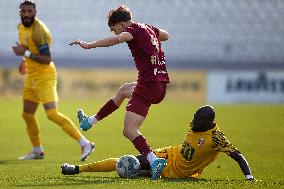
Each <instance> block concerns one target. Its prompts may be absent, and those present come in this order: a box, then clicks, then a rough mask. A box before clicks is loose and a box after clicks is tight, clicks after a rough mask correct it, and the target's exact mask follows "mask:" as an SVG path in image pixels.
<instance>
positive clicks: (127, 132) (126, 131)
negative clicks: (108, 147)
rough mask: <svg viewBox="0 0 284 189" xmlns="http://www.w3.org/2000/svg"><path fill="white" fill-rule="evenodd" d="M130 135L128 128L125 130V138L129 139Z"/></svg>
mask: <svg viewBox="0 0 284 189" xmlns="http://www.w3.org/2000/svg"><path fill="white" fill-rule="evenodd" d="M130 133H131V131H130V129H128V128H124V129H123V136H125V137H126V138H129V136H130Z"/></svg>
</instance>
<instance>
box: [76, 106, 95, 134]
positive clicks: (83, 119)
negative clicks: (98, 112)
mask: <svg viewBox="0 0 284 189" xmlns="http://www.w3.org/2000/svg"><path fill="white" fill-rule="evenodd" d="M77 117H78V119H79V124H80V127H81V129H82V130H83V131H87V130H89V129H90V128H91V127H92V125H91V124H90V123H89V121H88V118H89V117H88V116H87V115H86V114H85V113H84V111H83V110H82V109H79V110H77Z"/></svg>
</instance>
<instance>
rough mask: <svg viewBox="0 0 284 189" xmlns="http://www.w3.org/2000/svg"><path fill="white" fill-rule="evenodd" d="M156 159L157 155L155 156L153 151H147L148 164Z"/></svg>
mask: <svg viewBox="0 0 284 189" xmlns="http://www.w3.org/2000/svg"><path fill="white" fill-rule="evenodd" d="M156 159H157V156H156V154H155V153H154V152H152V151H151V152H149V153H148V154H147V160H148V161H149V163H150V166H151V165H152V164H153V163H154V161H155V160H156Z"/></svg>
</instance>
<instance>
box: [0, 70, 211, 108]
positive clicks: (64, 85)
mask: <svg viewBox="0 0 284 189" xmlns="http://www.w3.org/2000/svg"><path fill="white" fill-rule="evenodd" d="M170 77H171V83H170V84H169V86H168V92H167V96H166V98H167V99H169V100H181V101H190V102H193V103H203V102H205V100H206V96H205V94H206V73H205V72H204V71H188V70H186V71H182V70H171V71H170ZM23 79H24V78H23V76H21V75H19V73H18V71H17V70H16V69H13V68H6V69H0V96H5V97H8V96H14V97H20V96H21V93H22V87H23ZM136 80H137V73H136V71H134V70H129V69H120V70H117V69H115V70H114V69H99V70H93V69H58V93H59V96H60V98H67V99H68V98H69V99H80V98H91V99H98V98H111V97H112V96H113V95H114V94H115V92H116V91H117V90H118V88H119V87H120V86H121V85H122V84H123V83H126V82H131V81H136Z"/></svg>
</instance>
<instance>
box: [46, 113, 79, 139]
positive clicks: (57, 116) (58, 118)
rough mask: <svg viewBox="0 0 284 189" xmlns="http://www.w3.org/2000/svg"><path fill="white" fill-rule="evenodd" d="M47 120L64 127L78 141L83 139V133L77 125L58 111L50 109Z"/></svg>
mask: <svg viewBox="0 0 284 189" xmlns="http://www.w3.org/2000/svg"><path fill="white" fill-rule="evenodd" d="M46 115H47V118H48V119H49V120H51V121H53V122H54V123H56V124H58V125H59V126H61V127H62V129H63V130H64V131H65V132H66V133H67V134H68V135H69V136H71V137H72V138H74V139H76V140H77V141H79V140H80V138H81V133H80V131H79V130H78V128H77V127H76V126H75V124H74V123H73V122H72V121H71V120H70V119H69V118H68V117H66V116H64V115H63V114H61V113H60V112H58V111H57V109H49V110H47V111H46Z"/></svg>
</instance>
